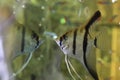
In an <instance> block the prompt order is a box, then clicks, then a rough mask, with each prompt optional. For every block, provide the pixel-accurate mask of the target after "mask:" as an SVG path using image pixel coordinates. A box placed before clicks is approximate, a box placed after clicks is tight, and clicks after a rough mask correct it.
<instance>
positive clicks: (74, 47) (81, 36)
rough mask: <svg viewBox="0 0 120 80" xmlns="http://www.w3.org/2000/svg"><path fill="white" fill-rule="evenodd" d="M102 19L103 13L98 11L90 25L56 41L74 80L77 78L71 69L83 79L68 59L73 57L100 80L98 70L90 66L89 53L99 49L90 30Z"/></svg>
mask: <svg viewBox="0 0 120 80" xmlns="http://www.w3.org/2000/svg"><path fill="white" fill-rule="evenodd" d="M100 17H101V12H100V11H99V10H98V11H96V12H95V13H94V15H93V16H92V17H91V18H90V20H89V21H88V23H87V24H86V25H84V26H82V27H77V28H75V29H72V30H70V31H68V32H66V33H65V34H63V35H62V36H60V37H58V38H56V39H55V41H56V43H57V44H58V46H59V47H60V49H61V50H62V51H63V53H64V54H65V62H66V65H67V68H68V71H69V73H70V75H71V76H72V78H73V79H74V80H75V77H74V76H73V75H72V73H71V71H70V69H69V67H71V68H72V69H73V71H74V72H75V73H76V75H77V76H78V77H79V78H80V79H81V80H82V78H81V77H80V76H79V75H78V73H77V72H76V71H75V69H74V67H73V66H72V64H71V63H70V61H69V58H68V57H73V58H75V59H77V60H79V61H80V62H81V64H82V65H83V66H84V68H85V69H86V70H87V72H88V73H89V74H90V75H91V76H92V77H93V78H94V79H95V80H99V78H98V74H97V71H96V68H92V67H91V66H89V63H88V57H89V55H90V53H89V51H90V49H91V47H92V46H95V47H97V46H98V44H97V36H92V35H91V34H90V28H91V27H92V24H93V23H94V22H95V21H97V20H98V19H99V18H100Z"/></svg>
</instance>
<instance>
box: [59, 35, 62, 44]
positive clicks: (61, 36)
mask: <svg viewBox="0 0 120 80" xmlns="http://www.w3.org/2000/svg"><path fill="white" fill-rule="evenodd" d="M62 40H63V38H62V36H61V37H60V43H59V44H60V46H61V45H62Z"/></svg>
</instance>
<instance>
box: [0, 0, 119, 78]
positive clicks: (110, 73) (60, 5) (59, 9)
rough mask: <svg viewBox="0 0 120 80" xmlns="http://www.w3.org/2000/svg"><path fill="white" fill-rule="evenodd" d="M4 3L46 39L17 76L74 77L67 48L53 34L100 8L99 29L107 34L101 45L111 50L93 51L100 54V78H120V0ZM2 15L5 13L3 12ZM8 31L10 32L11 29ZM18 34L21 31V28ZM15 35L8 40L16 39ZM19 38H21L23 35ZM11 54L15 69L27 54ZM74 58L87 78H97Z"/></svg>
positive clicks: (20, 0) (4, 0)
mask: <svg viewBox="0 0 120 80" xmlns="http://www.w3.org/2000/svg"><path fill="white" fill-rule="evenodd" d="M0 4H1V6H3V5H4V6H8V7H10V8H11V9H13V14H14V16H15V19H16V21H17V23H19V24H22V25H24V26H25V27H26V28H29V30H30V32H31V31H34V32H35V33H36V34H37V35H38V36H39V38H40V39H42V40H44V42H43V43H42V44H41V46H40V47H39V48H38V49H36V50H35V51H34V53H33V56H32V58H31V60H30V63H29V64H28V65H27V67H26V68H25V69H24V70H23V71H22V72H21V73H20V74H18V75H16V77H15V78H16V80H73V79H72V77H71V76H70V74H69V72H68V70H67V67H66V64H65V61H64V54H63V52H62V51H61V50H60V49H59V47H58V46H57V44H56V43H55V41H54V40H53V39H52V38H53V37H57V36H60V35H62V34H63V33H65V32H66V31H68V30H70V29H74V28H76V27H78V26H82V25H84V24H85V23H86V21H88V20H89V18H90V17H91V16H92V14H93V13H94V12H95V11H96V10H100V11H101V13H102V17H101V18H100V20H99V21H98V22H96V23H95V24H94V26H95V29H96V31H99V30H100V31H101V32H102V34H103V35H104V37H101V40H102V42H103V43H101V46H103V48H107V50H101V49H96V50H94V51H92V52H93V53H96V55H97V56H96V57H97V60H96V67H97V73H98V75H99V78H100V80H119V79H120V59H119V58H120V55H119V54H120V49H119V47H120V38H119V36H120V6H119V4H120V1H119V0H107V1H103V0H101V1H98V0H92V1H90V0H57V1H56V0H42V1H41V0H31V1H28V0H24V1H23V0H13V1H9V2H8V1H7V0H1V1H0ZM1 6H0V8H1ZM0 15H3V14H1V12H0ZM0 20H1V19H0ZM16 27H17V26H16ZM45 33H46V34H45ZM6 34H7V35H9V33H7V32H6ZM16 34H18V33H17V29H16ZM30 34H31V33H30ZM56 35H57V36H56ZM13 37H14V36H13ZM14 38H15V37H14ZM14 38H12V39H10V40H8V41H10V42H12V43H14V42H13V40H14ZM19 38H20V39H19V40H21V37H19ZM15 42H16V41H15ZM106 42H107V43H106ZM17 44H20V43H16V45H12V46H11V47H10V49H11V48H12V47H14V46H18V45H17ZM31 44H32V42H31ZM28 45H29V43H28ZM8 47H9V46H8ZM8 47H6V49H7V50H9V49H8ZM7 52H9V51H7ZM10 54H12V53H10ZM10 54H8V55H7V57H8V58H9V61H10V62H11V63H10V64H9V65H11V68H12V72H13V73H14V72H17V71H18V70H19V69H20V68H21V66H22V65H23V64H24V62H25V60H26V57H27V56H26V55H20V56H18V57H16V58H15V59H14V60H13V59H12V60H11V56H10ZM25 54H27V53H25ZM70 60H71V63H72V65H73V66H74V68H75V69H76V71H77V72H78V74H79V75H80V76H81V77H82V78H83V80H85V79H86V78H87V79H88V78H89V80H90V79H91V80H93V79H92V78H91V76H90V75H89V74H88V73H87V72H86V71H85V70H84V68H83V67H82V66H81V64H80V63H79V62H78V61H77V60H75V59H72V58H70ZM72 72H73V71H72ZM73 75H74V77H75V78H76V80H79V79H78V77H77V76H76V75H75V74H74V73H73Z"/></svg>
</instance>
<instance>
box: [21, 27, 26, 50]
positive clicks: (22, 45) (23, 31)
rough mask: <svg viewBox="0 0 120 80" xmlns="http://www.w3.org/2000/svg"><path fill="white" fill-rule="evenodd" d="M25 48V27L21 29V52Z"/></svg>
mask: <svg viewBox="0 0 120 80" xmlns="http://www.w3.org/2000/svg"><path fill="white" fill-rule="evenodd" d="M24 47H25V27H23V28H22V39H21V52H24Z"/></svg>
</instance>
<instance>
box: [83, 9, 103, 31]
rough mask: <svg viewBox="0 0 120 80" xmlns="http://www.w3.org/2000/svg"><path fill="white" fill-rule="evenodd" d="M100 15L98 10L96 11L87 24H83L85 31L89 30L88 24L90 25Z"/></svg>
mask: <svg viewBox="0 0 120 80" xmlns="http://www.w3.org/2000/svg"><path fill="white" fill-rule="evenodd" d="M100 16H101V13H100V11H96V12H95V14H94V15H93V16H92V18H91V19H90V20H89V22H88V23H87V25H86V26H85V29H86V31H88V30H89V28H90V25H92V24H93V23H94V22H95V21H96V20H97V19H98V18H99V17H100Z"/></svg>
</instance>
